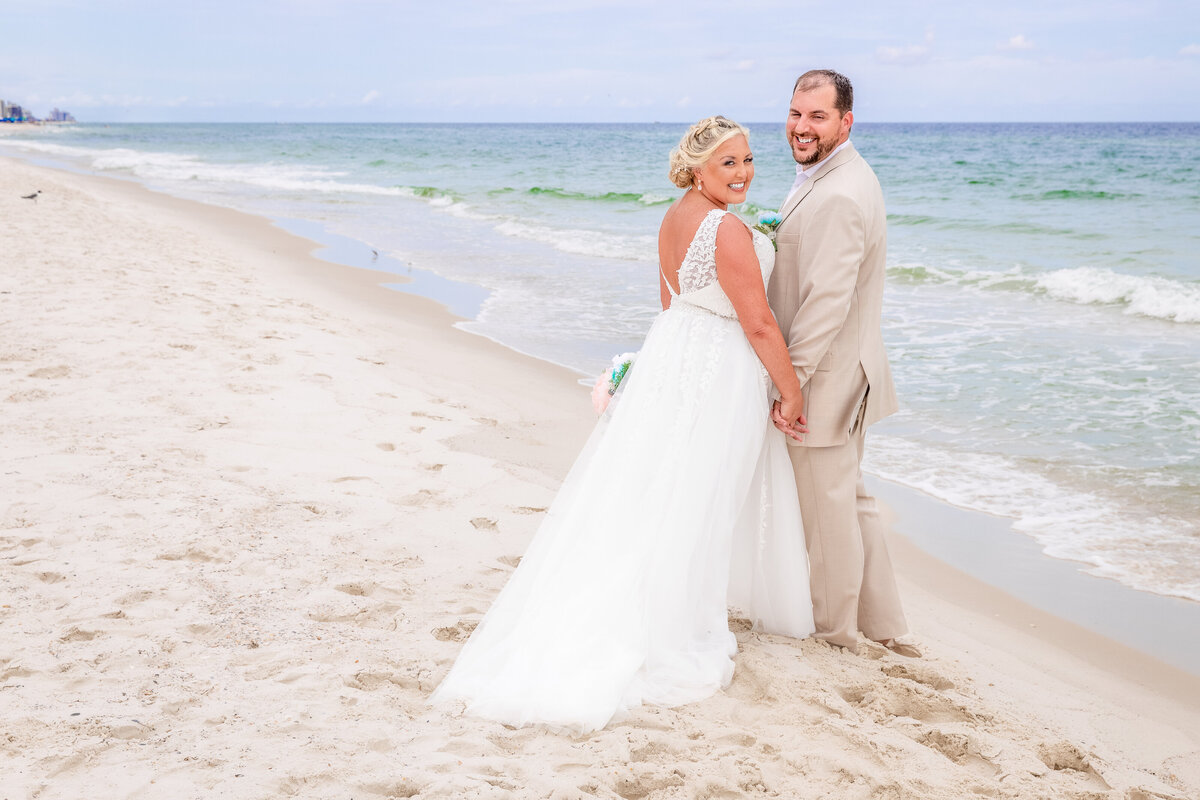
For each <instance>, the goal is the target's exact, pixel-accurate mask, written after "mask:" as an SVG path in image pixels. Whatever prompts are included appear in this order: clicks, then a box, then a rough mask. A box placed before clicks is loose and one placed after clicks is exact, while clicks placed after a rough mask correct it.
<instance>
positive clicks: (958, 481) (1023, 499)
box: [0, 123, 1200, 600]
mask: <svg viewBox="0 0 1200 800" xmlns="http://www.w3.org/2000/svg"><path fill="white" fill-rule="evenodd" d="M685 128H686V125H684V124H644V125H617V124H614V125H491V124H475V125H419V124H392V125H298V124H286V125H270V124H264V125H242V124H228V125H111V126H109V125H86V124H85V125H76V126H60V127H53V128H50V127H47V128H41V129H31V130H17V131H8V132H7V133H6V134H5V135H3V136H0V152H2V153H5V154H9V155H19V156H23V157H27V158H34V159H50V160H53V161H55V162H58V163H68V164H71V165H73V166H75V167H81V168H83V169H86V170H89V171H94V172H97V173H101V174H105V175H115V176H124V177H129V178H133V179H136V180H139V181H141V182H144V183H146V184H148V185H150V186H152V187H154V188H158V189H162V190H165V191H168V192H170V193H173V194H177V195H181V196H185V197H191V198H196V199H201V200H205V201H207V202H212V203H218V204H223V205H228V206H232V207H235V208H239V209H243V210H247V211H252V212H255V213H260V214H266V215H268V216H272V217H275V218H284V219H291V220H303V221H306V222H307V223H315V224H317V225H319V226H321V228H322V229H323V230H325V231H328V232H330V233H332V234H338V235H341V236H345V237H350V238H352V239H355V240H359V241H361V242H364V243H366V244H367V245H369V246H370V247H372V248H374V249H377V250H379V251H380V252H382V253H386V254H388V255H391V256H393V257H394V258H396V259H398V260H399V261H400V262H401V263H403V264H404V265H406V269H407V268H411V269H412V270H414V271H415V272H414V274H427V273H432V274H434V275H436V276H441V278H448V279H453V280H456V281H461V282H465V283H469V284H474V285H476V286H479V287H482V289H483V290H484V294H483V295H482V296H483V297H484V298H485V299H484V300H483V301H482V303H481V304H480V305H479V306H478V307H477V309H476V311H477V313H474V317H473V319H470V320H468V321H466V322H464V323H462V326H463V327H465V328H467V329H469V330H472V331H475V332H477V333H480V334H482V335H485V336H488V337H491V338H493V339H496V340H498V341H500V342H502V343H505V344H507V345H509V346H511V347H513V348H515V349H517V350H521V351H523V352H527V353H530V354H532V355H536V356H539V357H541V358H545V359H548V360H551V361H554V362H557V363H560V364H564V365H566V366H569V367H572V368H575V369H577V370H579V371H580V372H581V373H583V374H593V373H596V372H599V370H600V369H601V368H602V367H603V366H604V364H605V363H607V361H608V359H609V357H610V356H611V355H612V354H613V353H616V352H622V351H625V350H630V349H636V347H637V346H638V342H639V341H640V340H641V338H642V336H643V335H644V333H645V331H646V330H647V329H648V328H649V325H650V323H651V321H652V320H653V318H654V316H655V314H656V313H658V289H657V264H656V247H655V236H656V231H657V228H658V224H659V221H660V219H661V216H662V213H663V211H664V210H665V209H666V206H667V205H668V204H669V203H670V202H672V200H673V199H674V198H675V197H677V196H678V194H679V192H678V190H676V189H675V187H674V186H672V185H671V184H670V182H669V181H668V180H667V177H666V168H667V167H666V159H667V152H668V151H669V149H670V148H671V146H672V145H673V144H674V143H675V142H676V141H677V140H678V138H679V136H680V135H681V134H682V133H683V131H684V130H685ZM750 128H751V131H752V134H753V136H752V141H751V144H752V146H753V148H754V150H755V153H756V159H757V175H756V177H755V180H754V184H753V185H752V187H751V190H750V202H748V203H747V204H746V205H745V206H744V207H743V208H741V209H740V211H741V212H743V214H744V215H746V216H747V217H755V216H756V215H757V214H758V213H760V212H761V211H767V210H774V209H775V208H776V207H777V206H778V204H779V203H780V201H781V200H782V198H783V197H784V195H785V193H786V191H787V189H788V188H789V187H790V185H791V182H792V179H793V177H794V169H793V163H792V161H791V158H790V155H789V153H788V150H787V147H786V144H785V142H784V139H783V132H782V123H778V124H775V123H772V124H755V125H751V126H750ZM852 139H853V140H854V142H855V145H856V146H857V147H858V149H859V151H860V152H861V153H862V154H863V155H864V156H865V157H866V158H867V160H868V161H869V162H870V163H871V164H872V166H873V167H874V168H875V170H876V172H877V173H878V175H879V178H880V181H881V182H882V184H883V187H884V193H885V198H886V201H887V205H888V212H889V214H888V218H889V258H888V264H889V266H888V274H889V284H888V289H887V295H886V300H885V306H884V334H885V339H886V341H887V343H888V347H889V352H890V355H891V359H892V364H893V369H894V372H895V376H896V382H897V385H898V390H899V394H900V399H901V405H902V407H903V410H902V411H901V412H900V413H899V414H897V415H895V416H894V417H892V418H889V419H888V420H885V421H884V422H882V423H880V424H879V425H878V426H876V427H874V428H872V436H871V437H870V438H869V444H868V455H867V464H866V467H867V469H868V470H869V471H870V472H872V473H874V474H877V475H879V476H881V477H884V478H887V479H889V480H893V481H897V482H899V483H902V484H906V485H909V486H912V487H915V488H917V489H920V490H922V491H924V492H927V493H929V494H931V495H933V496H935V497H938V498H940V499H942V500H945V501H947V502H950V503H953V504H955V505H958V506H962V507H965V508H970V509H977V510H981V511H985V512H989V513H992V514H997V515H1001V516H1005V517H1009V518H1011V519H1013V521H1014V525H1015V527H1016V528H1017V529H1018V530H1020V531H1022V532H1024V533H1026V534H1027V535H1029V536H1031V537H1033V538H1034V539H1035V540H1036V541H1037V542H1039V543H1040V544H1041V546H1042V547H1043V548H1044V549H1045V550H1046V552H1047V553H1049V554H1050V555H1052V556H1056V557H1059V558H1064V559H1071V560H1075V561H1078V562H1081V564H1083V565H1085V568H1086V569H1088V570H1089V571H1092V572H1094V573H1096V574H1100V575H1104V576H1107V577H1111V578H1114V579H1116V580H1119V581H1122V582H1124V583H1126V584H1128V585H1130V586H1132V587H1135V588H1138V589H1142V590H1146V591H1151V592H1157V593H1160V594H1167V595H1176V596H1180V597H1186V598H1191V599H1193V600H1200V124H1145V125H1131V124H1024V123H1022V124H990V125H981V124H962V125H952V124H874V125H872V124H869V123H860V124H858V125H856V126H855V130H854V132H853V136H852Z"/></svg>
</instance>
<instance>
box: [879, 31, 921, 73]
mask: <svg viewBox="0 0 1200 800" xmlns="http://www.w3.org/2000/svg"><path fill="white" fill-rule="evenodd" d="M932 49H933V29H932V28H930V29H929V30H927V31H926V32H925V41H924V42H922V43H921V44H909V45H903V46H900V47H891V46H888V45H881V46H880V47H877V48H876V49H875V58H876V60H878V61H879V62H880V63H883V64H906V65H911V64H924V63H925V62H926V61H928V60H929V56H930V53H931V52H932Z"/></svg>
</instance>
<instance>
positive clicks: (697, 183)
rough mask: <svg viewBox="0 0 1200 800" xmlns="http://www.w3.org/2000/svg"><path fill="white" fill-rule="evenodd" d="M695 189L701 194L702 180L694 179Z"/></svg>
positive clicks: (702, 191)
mask: <svg viewBox="0 0 1200 800" xmlns="http://www.w3.org/2000/svg"><path fill="white" fill-rule="evenodd" d="M696 191H697V192H700V193H701V194H703V193H704V181H702V180H700V179H699V178H697V179H696Z"/></svg>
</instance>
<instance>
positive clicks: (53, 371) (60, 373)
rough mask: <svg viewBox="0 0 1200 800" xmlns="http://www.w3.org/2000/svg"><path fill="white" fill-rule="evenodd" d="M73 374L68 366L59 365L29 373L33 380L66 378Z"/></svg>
mask: <svg viewBox="0 0 1200 800" xmlns="http://www.w3.org/2000/svg"><path fill="white" fill-rule="evenodd" d="M70 374H71V368H70V367H68V366H67V365H66V364H59V365H58V366H56V367H42V368H41V369H35V370H34V371H33V372H31V373H29V377H31V378H65V377H67V376H68V375H70Z"/></svg>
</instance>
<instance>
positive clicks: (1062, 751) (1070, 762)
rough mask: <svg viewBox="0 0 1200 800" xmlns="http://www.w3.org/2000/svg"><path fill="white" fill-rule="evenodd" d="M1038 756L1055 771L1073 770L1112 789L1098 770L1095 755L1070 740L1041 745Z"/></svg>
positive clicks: (1105, 787)
mask: <svg viewBox="0 0 1200 800" xmlns="http://www.w3.org/2000/svg"><path fill="white" fill-rule="evenodd" d="M1037 755H1038V758H1039V759H1041V762H1042V763H1043V764H1045V765H1046V766H1047V767H1049V768H1050V769H1052V770H1054V771H1055V772H1064V771H1066V770H1073V771H1075V772H1079V773H1082V774H1083V775H1085V776H1088V780H1089V781H1090V782H1092V783H1094V784H1095V785H1097V786H1100V787H1101V788H1104V789H1111V788H1112V787H1111V786H1109V785H1108V782H1107V781H1106V780H1104V778H1103V777H1102V776H1101V775H1100V773H1099V771H1097V769H1096V766H1095V764H1094V763H1093V762H1095V761H1097V758H1096V756H1095V755H1092V754H1089V753H1084V752H1083V751H1082V750H1080V749H1079V748H1078V747H1076V746H1075V745H1073V744H1071V743H1070V742H1066V741H1063V742H1053V743H1047V744H1043V745H1041V746H1040V747H1039V748H1038V750H1037Z"/></svg>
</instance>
